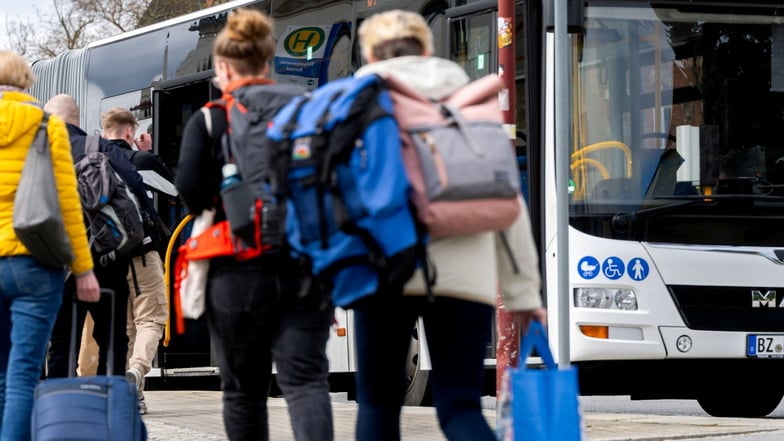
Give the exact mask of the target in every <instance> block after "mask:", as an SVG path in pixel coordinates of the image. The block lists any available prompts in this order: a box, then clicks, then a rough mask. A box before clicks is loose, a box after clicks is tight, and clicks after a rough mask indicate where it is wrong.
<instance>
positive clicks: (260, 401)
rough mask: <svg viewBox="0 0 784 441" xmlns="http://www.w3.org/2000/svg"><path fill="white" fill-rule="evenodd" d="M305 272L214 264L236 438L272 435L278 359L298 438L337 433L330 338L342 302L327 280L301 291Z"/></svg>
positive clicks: (228, 408) (214, 333)
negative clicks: (270, 408) (332, 297)
mask: <svg viewBox="0 0 784 441" xmlns="http://www.w3.org/2000/svg"><path fill="white" fill-rule="evenodd" d="M301 279H302V274H301V273H300V270H299V268H298V267H296V266H286V265H280V266H273V267H270V266H268V265H263V264H262V265H260V264H258V263H255V264H253V263H243V264H239V263H229V264H226V265H215V260H213V263H211V269H210V274H209V278H208V282H207V283H208V289H207V311H206V312H207V323H208V325H209V328H210V338H211V343H212V349H213V351H214V353H215V358H216V360H217V364H218V367H219V368H220V376H221V389H222V390H223V422H224V426H225V428H226V434H227V435H228V438H229V440H231V441H245V440H248V441H250V440H253V441H266V440H268V439H269V427H268V417H267V396H268V394H269V387H270V382H271V380H272V363H273V361H274V362H275V365H276V368H277V382H278V386H279V387H280V389H281V391H282V392H283V396H284V398H285V399H286V403H287V404H288V409H289V417H290V419H291V426H292V428H293V431H294V437H295V438H296V439H297V440H298V441H304V440H308V441H331V440H332V438H333V427H332V404H331V402H330V397H329V383H328V381H327V377H328V375H329V361H328V360H327V355H326V344H327V339H328V338H329V329H330V326H331V324H332V319H333V317H334V308H333V307H332V304H331V303H330V301H329V294H328V292H327V291H326V290H324V289H322V288H321V287H317V286H314V287H313V288H312V289H311V290H310V291H309V292H307V293H304V294H303V295H302V296H300V295H299V294H300V288H301Z"/></svg>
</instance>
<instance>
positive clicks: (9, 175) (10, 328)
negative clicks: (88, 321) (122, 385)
mask: <svg viewBox="0 0 784 441" xmlns="http://www.w3.org/2000/svg"><path fill="white" fill-rule="evenodd" d="M32 84H33V73H32V71H31V69H30V67H29V65H28V63H27V61H25V59H24V58H23V57H21V56H20V55H18V54H16V53H14V52H10V51H5V50H0V414H2V420H0V440H3V441H5V440H16V441H24V440H29V439H30V437H31V434H30V415H31V412H32V408H33V391H34V389H35V386H36V384H37V383H38V380H39V378H40V377H41V367H42V366H43V361H44V355H45V354H46V347H47V342H48V341H49V337H50V334H51V332H52V326H53V325H54V320H55V317H57V311H58V309H59V308H60V303H61V301H62V295H63V294H62V293H63V289H64V286H65V278H66V271H70V273H71V274H73V276H74V277H75V278H76V286H77V296H78V298H79V300H82V301H87V302H96V301H98V299H99V297H100V287H99V286H98V280H97V279H96V278H95V275H94V274H93V261H92V257H91V256H90V250H89V247H88V243H87V234H86V232H85V227H84V221H83V219H82V208H81V203H80V202H79V193H78V191H77V187H76V175H75V173H74V167H73V160H72V159H71V145H70V143H69V141H68V132H67V131H66V129H65V123H63V121H62V120H61V119H59V118H57V117H55V116H52V117H50V118H49V123H48V125H47V134H48V136H49V145H50V146H51V153H52V163H53V168H54V177H55V185H56V186H57V192H58V195H59V199H60V208H61V210H62V215H63V220H64V222H65V229H66V234H67V235H68V239H69V241H70V243H71V248H72V251H73V255H74V260H73V262H71V265H70V268H62V269H51V268H48V267H45V266H43V265H41V264H40V263H39V262H38V261H37V260H35V259H34V258H33V257H32V256H31V255H30V252H29V251H28V250H27V248H25V246H24V245H23V244H22V242H21V241H19V239H18V238H17V236H16V233H15V232H14V228H13V224H12V214H13V208H14V196H15V195H16V189H17V187H18V185H19V179H20V177H21V175H22V167H23V166H24V162H25V158H26V157H27V151H28V149H29V147H30V145H31V144H32V142H33V138H34V136H35V132H36V129H37V128H38V126H39V124H40V123H41V121H42V119H43V110H42V109H41V106H40V104H38V103H37V102H36V100H35V99H34V98H33V97H32V96H30V95H29V94H27V93H25V89H27V88H29V87H30V86H31V85H32Z"/></svg>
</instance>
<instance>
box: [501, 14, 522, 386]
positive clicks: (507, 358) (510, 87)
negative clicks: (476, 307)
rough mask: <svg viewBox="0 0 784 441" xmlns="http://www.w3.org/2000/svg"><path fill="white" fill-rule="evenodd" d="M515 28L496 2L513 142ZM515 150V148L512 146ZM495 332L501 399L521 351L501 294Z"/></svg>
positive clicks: (507, 123) (516, 329) (504, 107)
mask: <svg viewBox="0 0 784 441" xmlns="http://www.w3.org/2000/svg"><path fill="white" fill-rule="evenodd" d="M514 25H515V5H514V0H498V31H497V33H498V38H497V41H498V73H499V74H501V79H502V80H503V82H504V90H503V91H501V93H500V94H499V102H500V104H501V109H502V110H503V112H504V126H505V127H506V129H507V132H508V134H509V138H510V139H515V138H516V132H517V126H516V119H515V106H516V101H515V100H516V98H515V75H516V71H517V70H516V66H515V39H516V36H517V32H518V30H517V29H515V28H514ZM511 148H514V145H511ZM496 305H497V306H498V307H497V308H496V330H497V335H498V343H497V344H496V353H495V374H496V376H495V390H496V396H500V395H499V394H500V393H501V386H502V380H503V375H504V371H505V370H506V368H507V367H508V366H510V365H511V366H514V365H516V364H517V358H518V356H517V351H519V349H520V328H519V323H516V322H515V321H514V320H512V315H511V314H510V313H508V312H506V310H505V309H504V307H503V301H502V299H501V293H500V290H499V292H498V293H497V297H496Z"/></svg>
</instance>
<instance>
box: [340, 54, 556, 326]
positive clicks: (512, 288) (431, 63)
mask: <svg viewBox="0 0 784 441" xmlns="http://www.w3.org/2000/svg"><path fill="white" fill-rule="evenodd" d="M374 73H375V74H381V75H394V76H395V78H397V79H399V80H401V81H403V82H404V83H405V84H407V85H408V86H410V87H412V88H413V89H415V90H417V91H418V92H419V93H421V94H423V95H425V96H427V97H428V98H431V99H434V100H440V99H443V98H444V97H447V96H449V95H450V94H452V93H453V92H454V91H455V90H456V89H457V88H459V87H460V86H462V85H464V84H466V83H467V82H468V80H469V79H468V76H467V75H466V73H465V72H464V71H463V69H462V68H461V67H460V66H459V65H457V64H456V63H454V62H451V61H449V60H445V59H441V58H436V57H413V56H409V57H398V58H393V59H389V60H385V61H380V62H376V63H372V64H368V65H365V66H363V67H362V68H361V69H359V71H357V73H356V75H367V74H374ZM522 205H523V211H522V212H521V214H520V216H519V217H518V219H517V221H516V222H515V223H514V224H513V225H512V226H511V227H509V228H508V229H507V230H506V231H505V233H504V234H505V235H506V238H507V240H508V243H509V245H510V248H511V254H512V255H513V256H514V259H515V262H516V263H517V267H518V268H519V272H517V273H515V272H514V271H513V265H512V261H511V256H510V254H509V253H508V252H507V251H506V250H505V248H504V246H503V245H502V243H501V240H500V236H499V235H498V234H497V233H494V232H486V233H479V234H472V235H465V236H452V237H448V238H444V239H440V240H436V241H432V242H431V243H430V244H428V247H427V251H428V255H429V257H430V259H431V261H432V263H433V265H434V267H435V269H436V277H437V278H436V284H435V286H434V287H433V292H434V293H435V295H436V296H449V297H455V298H460V299H465V300H470V301H475V302H479V303H485V304H489V305H495V304H496V293H497V291H498V288H499V286H500V288H501V290H502V295H503V302H504V307H505V308H506V309H508V310H512V311H523V310H531V309H536V308H538V307H540V306H542V298H541V294H540V289H541V278H540V274H539V260H538V255H537V250H536V247H535V245H534V242H533V236H532V233H531V223H530V220H529V217H528V211H527V209H526V208H525V204H522ZM425 293H426V290H425V283H424V277H423V276H422V271H421V270H418V271H417V273H416V274H415V275H414V277H413V278H412V279H411V280H410V281H409V283H408V284H407V285H406V287H405V294H407V295H424V294H425Z"/></svg>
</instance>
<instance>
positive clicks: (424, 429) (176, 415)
mask: <svg viewBox="0 0 784 441" xmlns="http://www.w3.org/2000/svg"><path fill="white" fill-rule="evenodd" d="M144 395H145V398H146V401H147V406H148V408H149V413H148V414H147V415H145V416H144V421H145V423H146V424H147V429H148V431H149V439H150V440H151V441H193V440H202V441H224V440H226V435H225V432H224V430H223V422H222V416H221V401H220V392H215V391H147V392H145V393H144ZM268 407H269V422H270V439H271V440H274V441H293V440H294V436H293V434H292V431H291V425H290V424H289V418H288V413H287V410H286V403H285V401H284V400H283V399H281V398H270V399H269V402H268ZM490 407H492V406H490ZM356 409H357V405H356V403H355V402H352V401H346V400H345V398H344V396H343V397H340V396H339V395H336V396H335V399H334V400H333V414H334V419H335V440H340V441H343V440H352V439H354V420H355V418H356ZM484 413H485V417H486V418H487V420H488V422H490V424H491V426H493V427H494V426H495V410H494V409H486V410H485V411H484ZM583 419H584V425H585V433H586V439H587V440H591V441H620V440H637V441H643V440H645V441H652V440H672V439H680V440H687V439H703V440H704V439H713V437H728V436H730V437H729V438H721V439H724V440H727V439H743V438H744V437H745V436H747V435H749V434H757V433H770V434H772V435H773V434H779V433H780V434H781V438H780V439H784V423H782V421H781V420H776V419H741V418H737V419H736V418H721V419H718V418H712V417H682V416H660V415H653V416H651V415H638V414H618V413H612V414H608V413H587V414H585V415H584V418H583ZM402 433H403V437H402V438H403V440H404V441H439V440H444V439H445V438H444V436H443V435H442V434H441V432H440V430H439V428H438V424H437V422H436V417H435V410H434V409H433V408H432V407H405V408H404V410H403V423H402ZM732 435H737V438H736V437H732ZM771 439H776V438H771Z"/></svg>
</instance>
